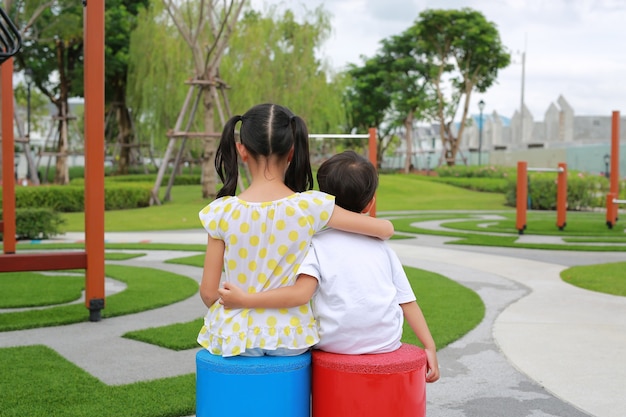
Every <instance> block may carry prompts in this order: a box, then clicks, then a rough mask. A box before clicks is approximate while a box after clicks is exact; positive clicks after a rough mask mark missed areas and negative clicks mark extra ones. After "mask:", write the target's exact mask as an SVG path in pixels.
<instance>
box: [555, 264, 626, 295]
mask: <svg viewBox="0 0 626 417" xmlns="http://www.w3.org/2000/svg"><path fill="white" fill-rule="evenodd" d="M624 271H626V262H615V263H609V264H602V265H584V266H574V267H571V268H568V269H566V270H565V271H563V272H561V278H562V279H563V281H565V282H569V283H570V284H572V285H575V286H577V287H581V288H585V289H587V290H592V291H598V292H603V293H606V294H613V295H621V296H623V297H624V296H626V273H625V272H624Z"/></svg>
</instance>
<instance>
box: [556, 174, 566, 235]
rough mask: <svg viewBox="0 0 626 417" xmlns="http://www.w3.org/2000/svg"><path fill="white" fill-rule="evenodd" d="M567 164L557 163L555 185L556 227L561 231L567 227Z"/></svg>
mask: <svg viewBox="0 0 626 417" xmlns="http://www.w3.org/2000/svg"><path fill="white" fill-rule="evenodd" d="M566 216H567V164H565V163H563V162H561V163H559V174H558V177H557V184H556V226H557V227H558V228H559V230H563V229H564V228H565V226H566V225H567V218H566Z"/></svg>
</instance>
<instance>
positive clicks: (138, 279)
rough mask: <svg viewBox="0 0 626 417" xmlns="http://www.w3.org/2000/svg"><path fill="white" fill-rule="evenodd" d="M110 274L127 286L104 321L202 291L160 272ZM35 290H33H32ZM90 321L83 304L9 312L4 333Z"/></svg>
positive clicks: (116, 269)
mask: <svg viewBox="0 0 626 417" xmlns="http://www.w3.org/2000/svg"><path fill="white" fill-rule="evenodd" d="M106 275H107V276H108V277H111V278H113V279H116V280H119V281H122V282H124V283H126V285H127V287H126V289H125V290H124V291H122V292H120V293H117V294H113V295H111V296H108V297H106V305H105V308H104V309H103V310H102V317H103V318H106V317H114V316H120V315H124V314H132V313H137V312H140V311H145V310H150V309H154V308H158V307H163V306H166V305H169V304H172V303H174V302H177V301H181V300H184V299H186V298H188V297H191V296H193V295H194V294H196V293H197V291H198V283H197V282H196V281H194V280H193V279H191V278H188V277H185V276H182V275H178V274H174V273H172V272H167V271H162V270H158V269H152V268H138V267H132V266H122V265H107V266H106ZM14 285H18V284H14ZM35 290H36V288H32V291H35ZM88 318H89V313H88V310H87V309H86V307H85V306H84V305H83V303H79V304H69V305H60V306H54V307H50V308H47V309H45V310H28V311H17V312H8V313H7V312H5V313H1V314H0V332H3V331H9V330H21V329H29V328H35V327H46V326H59V325H63V324H70V323H77V322H81V321H87V320H88Z"/></svg>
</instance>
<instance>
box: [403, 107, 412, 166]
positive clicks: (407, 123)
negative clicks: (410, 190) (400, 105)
mask: <svg viewBox="0 0 626 417" xmlns="http://www.w3.org/2000/svg"><path fill="white" fill-rule="evenodd" d="M404 132H405V135H406V159H405V161H404V173H405V174H408V173H410V172H411V165H412V163H411V160H412V159H413V111H412V110H411V111H410V112H409V114H408V115H407V116H406V119H404Z"/></svg>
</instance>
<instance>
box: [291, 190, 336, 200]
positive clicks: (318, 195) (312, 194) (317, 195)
mask: <svg viewBox="0 0 626 417" xmlns="http://www.w3.org/2000/svg"><path fill="white" fill-rule="evenodd" d="M294 196H298V197H299V198H301V199H304V200H321V201H323V200H328V201H334V200H335V196H333V195H330V194H327V193H324V192H322V191H317V190H308V191H303V192H301V193H296V194H294Z"/></svg>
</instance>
